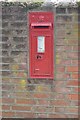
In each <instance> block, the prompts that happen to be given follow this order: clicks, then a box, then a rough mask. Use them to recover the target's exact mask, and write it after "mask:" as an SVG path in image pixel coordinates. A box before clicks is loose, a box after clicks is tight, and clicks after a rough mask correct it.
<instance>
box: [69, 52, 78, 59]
mask: <svg viewBox="0 0 80 120" xmlns="http://www.w3.org/2000/svg"><path fill="white" fill-rule="evenodd" d="M67 58H68V59H78V53H77V52H68V54H67Z"/></svg>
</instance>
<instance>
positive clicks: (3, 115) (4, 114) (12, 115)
mask: <svg viewBox="0 0 80 120" xmlns="http://www.w3.org/2000/svg"><path fill="white" fill-rule="evenodd" d="M14 116H15V113H14V112H11V111H9V112H5V111H4V112H3V113H2V117H8V118H9V117H14Z"/></svg>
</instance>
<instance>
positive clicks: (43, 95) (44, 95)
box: [33, 93, 50, 99]
mask: <svg viewBox="0 0 80 120" xmlns="http://www.w3.org/2000/svg"><path fill="white" fill-rule="evenodd" d="M33 97H34V98H41V99H42V98H50V93H34V95H33Z"/></svg>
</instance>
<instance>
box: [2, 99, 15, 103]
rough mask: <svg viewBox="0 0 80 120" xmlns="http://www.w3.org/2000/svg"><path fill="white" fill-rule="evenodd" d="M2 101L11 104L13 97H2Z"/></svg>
mask: <svg viewBox="0 0 80 120" xmlns="http://www.w3.org/2000/svg"><path fill="white" fill-rule="evenodd" d="M2 102H3V103H7V104H11V103H14V99H13V98H3V99H2Z"/></svg>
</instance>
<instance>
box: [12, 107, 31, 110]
mask: <svg viewBox="0 0 80 120" xmlns="http://www.w3.org/2000/svg"><path fill="white" fill-rule="evenodd" d="M12 110H19V111H30V110H31V106H12Z"/></svg>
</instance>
